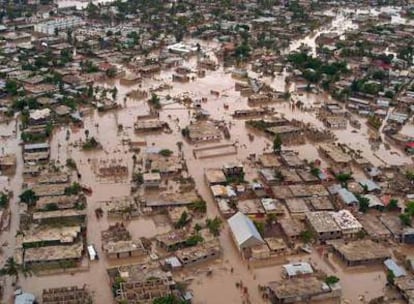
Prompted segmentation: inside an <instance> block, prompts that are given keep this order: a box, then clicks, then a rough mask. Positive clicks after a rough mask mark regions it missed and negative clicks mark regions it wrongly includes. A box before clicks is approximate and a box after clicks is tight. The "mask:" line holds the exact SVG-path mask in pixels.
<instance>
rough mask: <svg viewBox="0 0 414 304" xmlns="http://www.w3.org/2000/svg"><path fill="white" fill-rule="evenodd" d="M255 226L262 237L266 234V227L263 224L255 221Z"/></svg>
mask: <svg viewBox="0 0 414 304" xmlns="http://www.w3.org/2000/svg"><path fill="white" fill-rule="evenodd" d="M253 223H254V225H255V226H256V229H257V231H258V232H259V233H260V235H261V236H263V235H264V232H265V225H264V223H263V222H258V221H254V222H253Z"/></svg>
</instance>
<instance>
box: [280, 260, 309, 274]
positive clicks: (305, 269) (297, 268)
mask: <svg viewBox="0 0 414 304" xmlns="http://www.w3.org/2000/svg"><path fill="white" fill-rule="evenodd" d="M283 269H284V271H285V272H286V274H287V275H288V277H290V278H291V277H295V276H299V275H304V274H312V273H313V269H312V266H311V265H310V264H309V263H306V262H297V263H292V264H286V265H283Z"/></svg>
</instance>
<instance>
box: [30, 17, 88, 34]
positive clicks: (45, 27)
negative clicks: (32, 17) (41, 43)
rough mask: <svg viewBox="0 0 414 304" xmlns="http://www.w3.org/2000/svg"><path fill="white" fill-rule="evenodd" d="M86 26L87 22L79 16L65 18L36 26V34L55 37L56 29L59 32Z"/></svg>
mask: <svg viewBox="0 0 414 304" xmlns="http://www.w3.org/2000/svg"><path fill="white" fill-rule="evenodd" d="M83 24H85V21H84V20H83V19H82V18H80V17H77V16H68V17H64V18H54V19H51V20H48V21H45V22H41V23H38V24H35V26H34V30H35V32H39V33H43V34H47V35H54V33H55V29H57V30H58V31H60V30H66V29H69V28H74V27H78V26H81V25H83Z"/></svg>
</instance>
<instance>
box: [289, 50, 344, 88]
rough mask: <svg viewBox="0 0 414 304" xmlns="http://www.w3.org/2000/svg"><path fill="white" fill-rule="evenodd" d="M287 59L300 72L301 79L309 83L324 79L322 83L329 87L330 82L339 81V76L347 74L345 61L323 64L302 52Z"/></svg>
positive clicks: (290, 55) (292, 54)
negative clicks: (301, 74)
mask: <svg viewBox="0 0 414 304" xmlns="http://www.w3.org/2000/svg"><path fill="white" fill-rule="evenodd" d="M287 59H288V61H289V62H290V63H292V64H293V66H295V68H298V69H300V70H301V71H302V73H303V77H304V78H305V79H306V80H307V81H309V82H310V83H318V82H320V81H321V80H322V79H324V82H326V83H327V85H328V86H329V84H330V83H331V82H334V81H337V80H339V75H340V74H345V73H347V72H348V68H347V63H346V62H345V61H337V62H333V63H324V62H322V60H320V59H319V58H315V57H312V56H311V55H308V54H307V53H306V52H304V51H302V52H295V53H291V54H289V55H288V58H287Z"/></svg>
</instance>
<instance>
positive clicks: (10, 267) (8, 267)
mask: <svg viewBox="0 0 414 304" xmlns="http://www.w3.org/2000/svg"><path fill="white" fill-rule="evenodd" d="M19 269H20V266H19V265H18V264H17V263H16V261H15V260H14V258H12V257H9V258H8V259H7V261H6V263H5V264H4V266H3V268H2V269H0V275H2V276H4V275H8V276H15V277H16V281H17V280H18V279H19Z"/></svg>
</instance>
